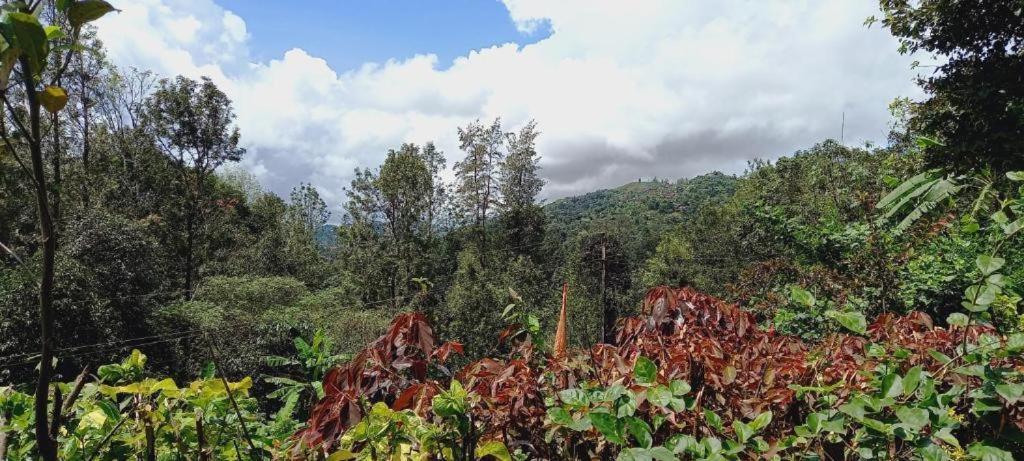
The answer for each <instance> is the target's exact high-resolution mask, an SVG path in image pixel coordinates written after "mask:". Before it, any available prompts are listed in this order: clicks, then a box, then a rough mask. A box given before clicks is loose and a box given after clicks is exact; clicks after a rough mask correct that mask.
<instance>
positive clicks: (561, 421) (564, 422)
mask: <svg viewBox="0 0 1024 461" xmlns="http://www.w3.org/2000/svg"><path fill="white" fill-rule="evenodd" d="M548 419H549V420H551V422H553V423H555V424H558V425H559V426H568V425H570V424H572V415H570V414H569V412H568V411H566V410H565V408H562V407H552V408H548Z"/></svg>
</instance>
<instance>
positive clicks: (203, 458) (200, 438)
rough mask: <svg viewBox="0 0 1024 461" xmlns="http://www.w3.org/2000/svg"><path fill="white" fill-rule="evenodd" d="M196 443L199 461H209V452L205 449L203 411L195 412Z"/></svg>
mask: <svg viewBox="0 0 1024 461" xmlns="http://www.w3.org/2000/svg"><path fill="white" fill-rule="evenodd" d="M196 443H197V444H198V445H199V456H198V459H199V461H210V451H209V450H208V449H207V448H206V431H204V430H203V410H202V409H200V410H196Z"/></svg>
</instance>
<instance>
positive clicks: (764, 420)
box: [750, 411, 772, 432]
mask: <svg viewBox="0 0 1024 461" xmlns="http://www.w3.org/2000/svg"><path fill="white" fill-rule="evenodd" d="M771 422H772V412H771V411H766V412H764V413H761V414H759V415H757V417H755V418H754V419H753V420H752V421H750V428H751V429H753V430H754V431H755V432H757V431H760V430H761V429H764V428H765V427H768V425H769V424H771Z"/></svg>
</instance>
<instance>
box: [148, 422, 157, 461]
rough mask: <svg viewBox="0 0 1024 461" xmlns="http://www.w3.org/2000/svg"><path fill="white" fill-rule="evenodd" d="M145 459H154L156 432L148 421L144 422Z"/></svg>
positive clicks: (153, 460) (150, 460) (151, 460)
mask: <svg viewBox="0 0 1024 461" xmlns="http://www.w3.org/2000/svg"><path fill="white" fill-rule="evenodd" d="M146 461H156V432H155V431H154V430H153V425H152V424H150V423H149V422H147V423H146Z"/></svg>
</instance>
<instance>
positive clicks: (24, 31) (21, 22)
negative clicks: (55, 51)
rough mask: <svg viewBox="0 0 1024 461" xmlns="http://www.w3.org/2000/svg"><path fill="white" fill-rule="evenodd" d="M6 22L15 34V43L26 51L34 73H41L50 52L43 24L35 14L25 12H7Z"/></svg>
mask: <svg viewBox="0 0 1024 461" xmlns="http://www.w3.org/2000/svg"><path fill="white" fill-rule="evenodd" d="M6 22H7V24H8V25H10V28H11V31H12V32H13V34H14V45H15V46H17V47H18V49H20V50H21V51H22V52H23V53H25V56H26V57H27V58H28V62H29V64H30V65H31V67H32V69H31V71H32V73H33V74H35V75H39V74H40V73H42V71H43V68H44V67H46V57H47V54H49V52H50V44H49V42H47V40H46V31H45V30H44V29H43V26H42V25H41V24H39V20H38V19H36V17H35V16H32V15H31V14H25V13H7V18H6Z"/></svg>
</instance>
